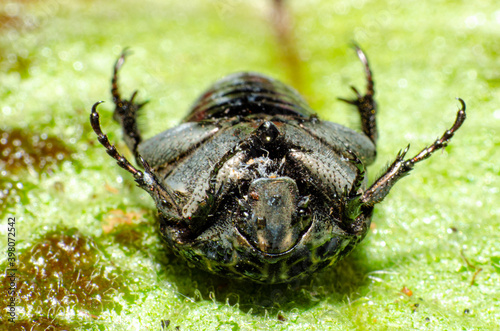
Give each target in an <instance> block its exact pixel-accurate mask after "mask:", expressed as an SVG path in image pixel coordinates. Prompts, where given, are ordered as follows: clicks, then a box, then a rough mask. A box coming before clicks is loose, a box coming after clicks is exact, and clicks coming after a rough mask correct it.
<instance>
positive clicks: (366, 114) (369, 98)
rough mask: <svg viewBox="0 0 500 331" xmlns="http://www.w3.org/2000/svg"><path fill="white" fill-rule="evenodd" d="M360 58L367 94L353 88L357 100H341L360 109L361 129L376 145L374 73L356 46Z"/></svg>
mask: <svg viewBox="0 0 500 331" xmlns="http://www.w3.org/2000/svg"><path fill="white" fill-rule="evenodd" d="M354 48H355V50H356V54H357V55H358V58H359V59H360V60H361V62H362V63H363V65H364V68H365V76H366V93H365V95H361V93H360V92H359V91H358V89H356V88H355V87H354V86H351V88H352V90H353V91H354V93H355V94H356V98H355V99H343V98H339V100H342V101H344V102H347V103H349V104H351V105H354V106H356V107H357V108H358V111H359V114H360V116H361V128H362V129H363V133H364V134H365V135H367V136H368V138H370V140H371V141H372V142H373V143H374V144H375V143H376V141H377V135H378V134H377V122H376V114H377V103H376V102H375V99H374V98H373V95H374V94H375V89H374V82H373V78H372V71H371V69H370V65H369V64H368V58H367V57H366V55H365V53H364V52H363V51H362V50H361V48H359V47H358V46H356V45H355V46H354Z"/></svg>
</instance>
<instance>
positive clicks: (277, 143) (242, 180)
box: [90, 46, 466, 283]
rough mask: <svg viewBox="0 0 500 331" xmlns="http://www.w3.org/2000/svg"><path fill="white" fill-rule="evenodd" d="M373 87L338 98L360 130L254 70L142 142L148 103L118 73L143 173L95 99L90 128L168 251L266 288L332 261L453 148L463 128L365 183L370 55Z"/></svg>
mask: <svg viewBox="0 0 500 331" xmlns="http://www.w3.org/2000/svg"><path fill="white" fill-rule="evenodd" d="M355 49H356V53H357V55H358V57H359V59H360V60H361V62H362V63H363V65H364V70H365V76H366V80H367V87H366V92H365V93H364V94H361V93H360V92H359V91H358V90H357V89H356V88H354V87H352V89H353V90H354V92H355V94H356V97H355V98H354V99H350V100H348V99H341V100H343V101H345V102H348V103H350V104H352V105H354V106H356V107H357V109H358V111H359V113H360V116H361V127H362V133H358V132H355V131H353V130H351V129H349V128H346V127H344V126H342V125H339V124H336V123H332V122H328V121H324V120H321V119H319V118H318V117H317V116H316V114H315V113H314V111H312V110H311V109H310V108H309V106H308V105H307V103H306V102H305V101H304V99H302V97H301V96H300V95H299V94H298V93H297V92H296V91H294V90H293V89H292V88H290V87H288V86H286V85H285V84H283V83H281V82H279V81H276V80H274V79H271V78H268V77H265V76H263V75H260V74H257V73H237V74H233V75H230V76H228V77H226V78H224V79H222V80H220V81H218V82H216V83H215V84H214V85H213V86H212V87H211V88H209V89H208V90H207V91H206V92H205V93H204V94H203V95H202V96H201V97H200V98H199V99H198V100H197V101H196V102H195V104H194V106H193V107H192V109H191V111H190V112H189V114H188V115H187V117H186V118H185V119H184V121H183V122H182V123H181V124H180V125H179V126H177V127H174V128H171V129H168V130H166V131H164V132H162V133H160V134H158V135H156V136H154V137H152V138H150V139H148V140H144V141H143V140H142V136H141V133H140V131H139V128H138V126H137V113H138V111H139V110H140V109H141V108H142V107H143V106H144V104H145V103H136V102H135V101H134V98H135V96H136V93H137V91H136V92H134V93H133V94H132V96H131V98H130V99H128V100H127V99H124V98H122V96H121V94H120V92H119V88H118V71H119V70H120V68H121V66H122V65H123V63H124V61H125V57H126V54H127V53H126V52H125V51H124V52H123V53H122V55H121V56H120V58H119V59H118V60H117V62H116V64H115V66H114V72H113V78H112V89H111V93H112V96H113V101H114V104H115V111H114V119H115V120H116V121H118V122H119V123H120V125H121V127H122V129H123V137H124V140H125V143H126V144H127V146H128V148H129V149H130V150H131V151H132V153H133V154H134V156H135V158H136V161H137V163H138V164H139V165H140V166H141V167H142V168H143V169H144V170H139V169H138V168H136V167H134V166H133V165H132V164H131V163H130V162H129V161H128V160H127V159H126V158H125V157H124V156H123V155H122V154H120V153H119V152H118V151H117V150H116V148H115V147H114V145H112V144H111V143H110V142H109V140H108V138H107V136H106V135H105V134H104V133H103V131H102V129H101V126H100V123H99V114H98V112H97V106H98V105H99V103H100V102H97V103H96V104H94V106H93V107H92V113H91V115H90V122H91V125H92V128H93V130H94V131H95V133H96V134H97V137H98V140H99V142H100V143H101V144H102V145H103V146H104V147H105V148H106V151H107V153H108V154H109V155H110V156H111V157H112V158H114V159H115V160H116V161H117V163H118V165H119V166H120V167H122V168H124V169H125V170H127V171H128V172H130V173H131V174H132V175H133V176H134V178H135V181H136V182H137V184H138V186H139V187H140V188H142V189H143V190H145V191H146V192H148V193H149V194H150V195H151V197H152V198H153V199H154V201H155V203H156V206H157V209H158V217H159V230H160V234H161V236H162V238H163V239H164V241H165V242H166V244H167V245H168V246H169V247H170V248H171V249H172V250H173V251H174V252H175V253H177V254H178V255H181V256H182V257H184V258H185V259H186V260H188V261H190V262H192V263H193V264H194V265H196V266H197V267H199V268H201V269H205V270H208V271H210V272H213V273H216V274H219V275H223V276H228V277H233V278H246V279H250V280H252V281H255V282H260V283H282V282H288V281H291V280H293V279H296V278H298V277H300V276H303V275H306V274H310V273H312V272H314V271H316V270H319V269H321V268H324V267H326V266H328V265H332V264H334V263H335V262H336V261H338V260H339V259H341V258H343V257H344V256H346V255H347V254H348V253H349V252H350V251H351V250H352V249H353V248H354V247H355V246H356V245H357V244H358V243H359V242H360V241H361V240H362V239H363V238H364V237H365V235H366V233H367V231H368V229H369V226H370V222H371V217H372V213H373V208H374V206H375V205H376V204H377V203H379V202H381V201H382V200H383V199H384V198H385V197H386V196H387V194H388V193H389V191H390V189H391V188H392V187H393V186H394V184H395V183H396V182H397V181H398V180H400V179H401V178H402V177H404V176H405V175H407V174H408V173H409V172H410V170H412V168H413V167H414V166H415V164H417V163H418V162H420V161H422V160H424V159H426V158H428V157H430V156H431V155H432V154H433V153H434V152H435V151H437V150H439V149H442V148H444V147H446V145H447V144H448V142H449V140H450V139H451V138H452V137H453V135H454V133H455V132H456V131H457V130H458V129H459V128H460V126H461V125H462V124H463V122H464V121H465V117H466V115H465V102H464V101H463V100H462V99H458V100H459V102H460V103H461V108H460V109H459V111H458V113H457V116H456V120H455V122H454V124H453V126H452V127H451V128H450V129H449V130H447V131H445V132H444V134H443V135H442V136H441V137H440V138H439V139H437V140H436V141H434V142H433V143H432V144H431V145H430V146H429V147H425V148H424V149H422V150H421V151H420V152H419V153H417V154H416V155H415V156H414V157H411V158H406V154H407V152H408V149H409V145H408V147H406V148H404V149H403V150H402V151H400V152H399V153H398V154H397V156H396V159H395V160H394V162H392V164H391V165H390V166H389V167H388V168H387V169H386V170H385V172H384V173H383V174H382V175H381V176H380V177H379V178H378V179H376V180H375V181H374V183H372V184H371V185H367V180H366V172H365V167H366V166H368V165H370V164H371V163H372V162H373V161H374V159H375V154H376V141H377V125H376V113H377V105H376V102H375V100H374V98H373V96H374V93H375V90H374V82H373V79H372V72H371V70H370V66H369V64H368V60H367V57H366V56H365V54H364V53H363V51H362V50H361V49H360V48H359V47H357V46H356V47H355Z"/></svg>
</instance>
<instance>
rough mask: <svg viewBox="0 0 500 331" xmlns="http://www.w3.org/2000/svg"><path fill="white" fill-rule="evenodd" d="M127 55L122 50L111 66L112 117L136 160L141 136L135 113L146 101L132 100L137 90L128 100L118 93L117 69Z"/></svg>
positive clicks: (125, 51)
mask: <svg viewBox="0 0 500 331" xmlns="http://www.w3.org/2000/svg"><path fill="white" fill-rule="evenodd" d="M127 55H128V53H127V50H126V49H125V50H123V52H122V54H121V55H120V57H119V58H118V60H116V63H115V66H114V68H113V78H112V79H111V95H112V96H113V102H114V103H115V112H114V114H113V118H114V119H115V121H117V122H118V123H120V125H121V127H122V129H123V140H125V143H126V144H127V146H128V148H129V149H130V151H131V152H132V153H133V154H134V156H135V158H136V160H137V161H138V155H137V146H138V145H139V143H140V142H141V141H142V137H141V133H140V132H139V128H138V126H137V113H138V111H139V109H141V108H142V107H143V106H144V105H145V104H146V103H147V102H143V103H135V102H134V99H135V96H136V95H137V90H136V91H134V92H133V93H132V95H131V97H130V99H129V100H127V99H123V98H122V96H121V94H120V90H119V88H118V71H119V70H120V68H121V67H122V65H123V63H125V57H126V56H127ZM138 163H139V162H138Z"/></svg>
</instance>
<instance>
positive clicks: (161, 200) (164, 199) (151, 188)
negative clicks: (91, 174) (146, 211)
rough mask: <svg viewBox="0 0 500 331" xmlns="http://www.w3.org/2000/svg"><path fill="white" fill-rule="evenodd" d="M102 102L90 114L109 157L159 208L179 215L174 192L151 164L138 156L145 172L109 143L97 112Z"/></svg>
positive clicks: (94, 128) (93, 125)
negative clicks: (166, 185)
mask: <svg viewBox="0 0 500 331" xmlns="http://www.w3.org/2000/svg"><path fill="white" fill-rule="evenodd" d="M102 102H103V101H99V102H96V103H95V104H94V105H93V106H92V113H91V114H90V124H91V125H92V129H93V130H94V132H95V133H96V134H97V139H98V140H99V142H100V143H101V145H103V146H104V148H106V152H107V153H108V154H109V156H111V157H112V158H114V159H115V160H116V162H117V163H118V165H119V166H120V167H122V168H123V169H125V170H127V171H128V172H130V173H131V174H132V175H133V176H134V178H135V181H136V182H137V184H138V185H139V187H140V188H142V189H143V190H145V191H146V192H148V193H149V194H150V195H151V196H152V197H153V199H154V200H155V202H156V203H157V205H158V206H163V207H164V208H168V209H169V210H174V211H176V212H177V215H179V213H180V211H179V208H178V207H177V205H176V203H175V201H174V199H173V193H172V190H171V189H169V187H165V185H164V184H163V185H162V184H160V181H159V180H158V178H157V177H156V175H155V174H154V170H153V169H152V168H151V167H150V166H149V164H148V163H147V162H146V161H145V160H144V159H143V158H142V157H141V156H140V155H138V156H137V158H138V160H139V162H140V164H141V165H142V166H143V167H144V172H142V171H140V170H138V169H137V168H135V167H134V166H133V165H132V164H130V162H129V161H128V160H127V159H126V158H125V157H124V156H123V155H121V154H120V153H119V152H118V151H117V149H116V147H115V146H114V145H112V144H111V143H110V142H109V139H108V136H107V135H106V134H104V133H103V132H102V129H101V124H100V123H99V113H98V112H97V106H98V105H99V104H101V103H102ZM164 208H163V209H164ZM159 209H160V208H159Z"/></svg>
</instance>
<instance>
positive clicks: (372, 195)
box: [361, 99, 466, 206]
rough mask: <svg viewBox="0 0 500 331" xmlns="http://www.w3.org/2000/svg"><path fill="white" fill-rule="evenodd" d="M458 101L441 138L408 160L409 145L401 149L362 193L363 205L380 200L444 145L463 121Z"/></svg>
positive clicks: (462, 110)
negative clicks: (451, 119) (452, 122)
mask: <svg viewBox="0 0 500 331" xmlns="http://www.w3.org/2000/svg"><path fill="white" fill-rule="evenodd" d="M458 101H460V103H461V105H462V107H461V108H460V110H459V111H458V112H457V118H456V120H455V123H454V124H453V126H452V127H451V128H450V129H449V130H447V131H445V133H444V134H443V135H442V136H441V138H439V139H437V140H436V141H434V143H433V144H432V145H430V146H429V147H425V148H424V149H422V150H421V151H420V152H419V153H418V154H417V155H415V156H414V157H412V158H411V159H409V160H405V155H406V153H407V152H408V149H409V148H410V145H408V146H407V147H406V148H405V149H404V150H403V151H400V152H399V154H398V156H397V157H396V160H395V161H394V162H393V163H392V164H391V165H390V166H389V168H388V169H387V170H386V172H385V173H384V174H383V175H382V176H380V177H379V178H378V179H377V180H376V181H375V182H374V183H373V184H372V186H370V188H368V189H367V190H366V191H365V192H364V193H363V196H362V197H361V202H362V203H363V205H365V206H373V205H375V204H377V203H379V202H381V201H382V200H383V199H384V198H385V196H386V195H387V194H388V193H389V191H390V189H391V188H392V187H393V186H394V184H396V182H397V181H398V180H399V179H401V178H402V177H404V176H406V175H407V174H408V173H409V172H410V170H412V169H413V167H414V165H415V164H416V163H418V162H420V161H423V160H425V159H427V158H428V157H430V156H431V155H432V153H434V152H435V151H437V150H439V149H442V148H444V147H446V145H447V144H448V142H449V141H450V139H451V138H452V137H453V135H454V134H455V132H456V131H457V130H458V129H459V128H460V126H461V125H462V124H463V122H464V121H465V117H466V114H465V102H464V101H463V100H462V99H458Z"/></svg>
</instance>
